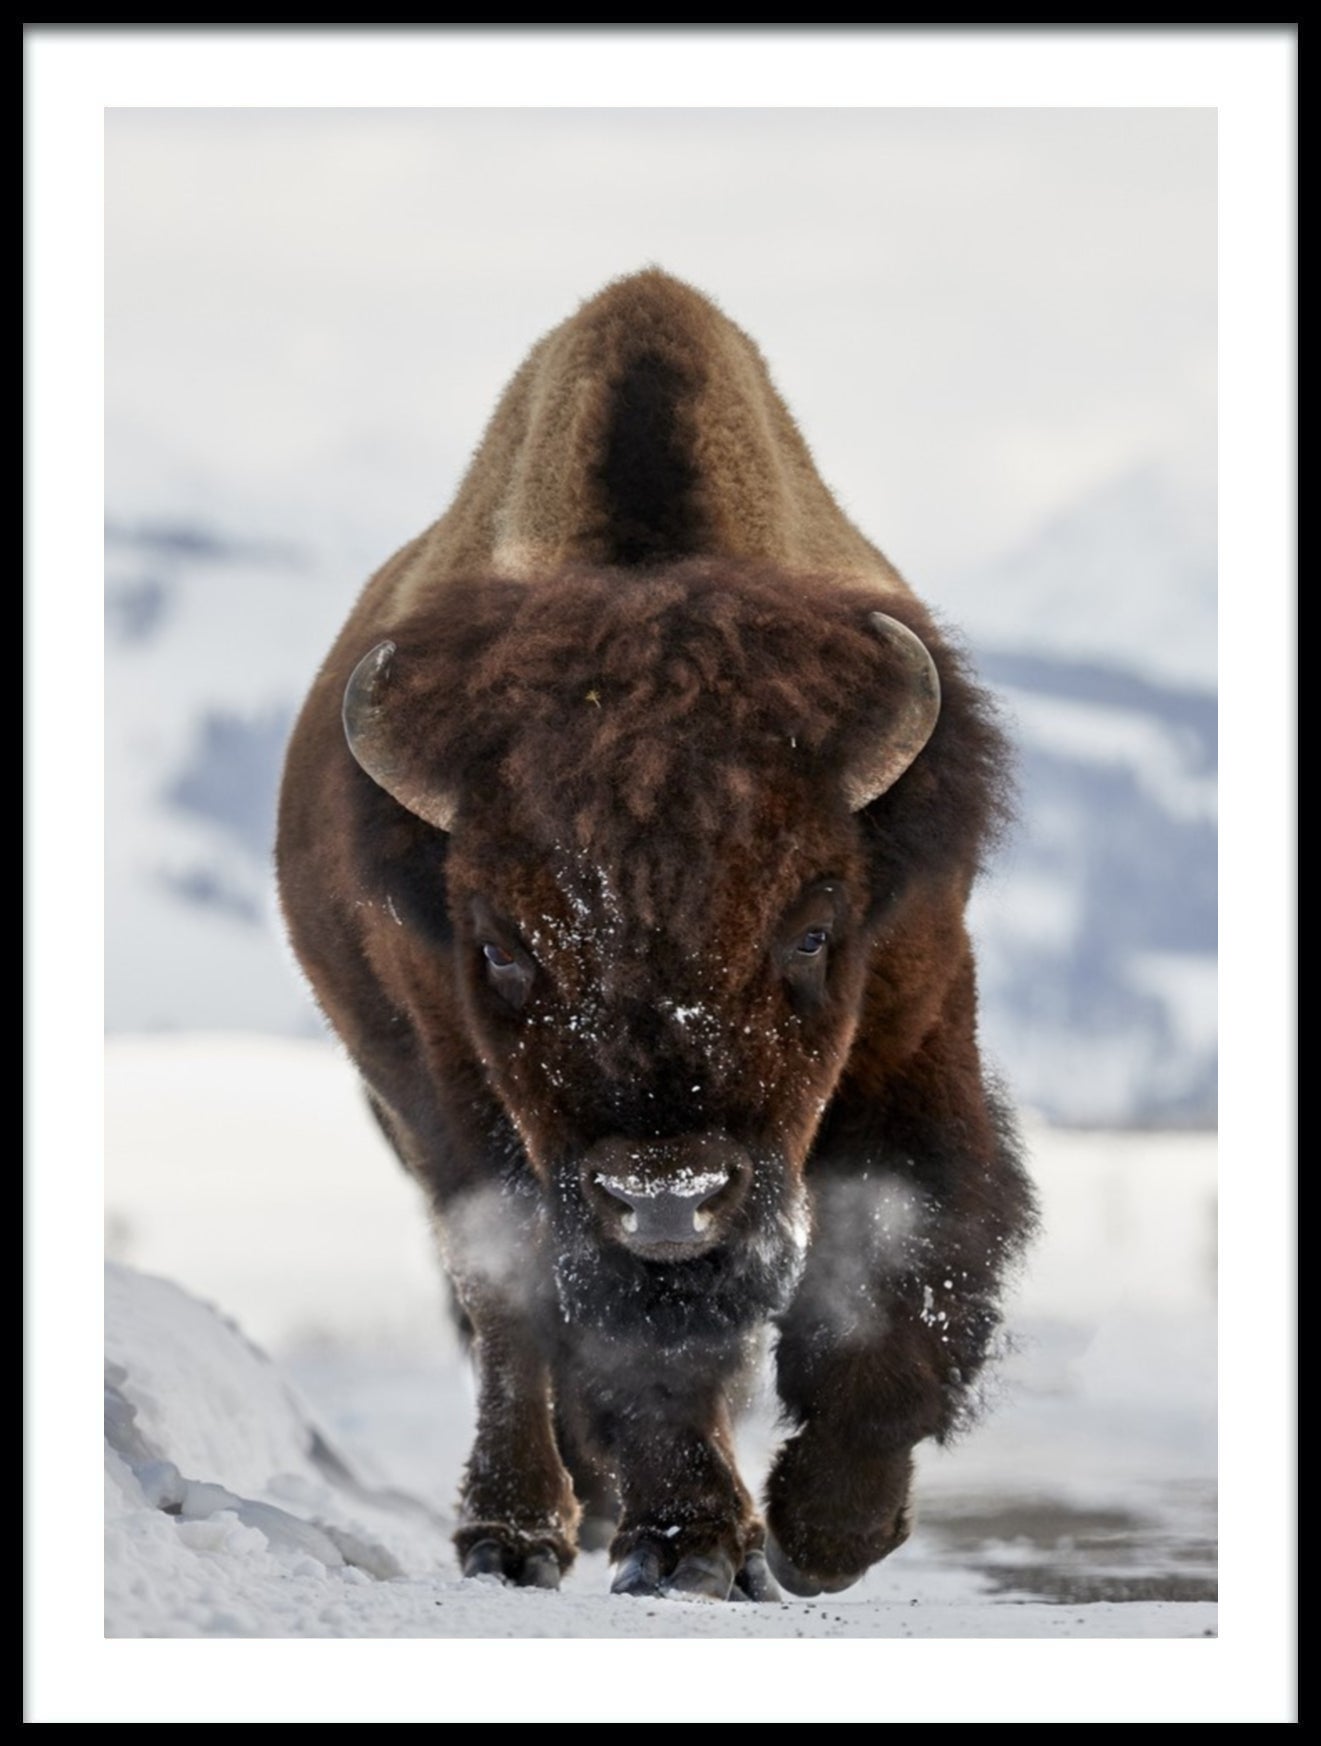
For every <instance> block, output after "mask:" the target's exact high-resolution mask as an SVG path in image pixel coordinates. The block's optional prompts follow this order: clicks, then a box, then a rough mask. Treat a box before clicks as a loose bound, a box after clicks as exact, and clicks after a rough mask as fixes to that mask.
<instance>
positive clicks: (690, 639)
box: [385, 559, 1001, 924]
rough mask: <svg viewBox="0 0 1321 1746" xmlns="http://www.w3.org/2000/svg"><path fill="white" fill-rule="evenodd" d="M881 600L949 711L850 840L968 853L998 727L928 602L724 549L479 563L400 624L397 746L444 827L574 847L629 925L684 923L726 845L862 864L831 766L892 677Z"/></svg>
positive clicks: (965, 858)
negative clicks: (437, 602)
mask: <svg viewBox="0 0 1321 1746" xmlns="http://www.w3.org/2000/svg"><path fill="white" fill-rule="evenodd" d="M878 607H882V608H884V609H885V610H886V611H888V612H891V613H892V614H893V615H894V616H896V617H899V618H901V619H902V620H903V621H904V622H905V623H907V624H908V625H909V626H910V627H911V628H912V629H914V630H915V631H916V632H917V634H918V635H919V636H921V637H922V639H923V641H924V642H926V644H927V646H928V647H929V648H930V649H931V652H932V655H933V657H934V658H935V660H936V662H937V665H938V667H939V668H940V671H941V680H942V687H943V692H944V706H943V708H942V713H941V718H940V721H939V722H938V724H937V728H936V731H935V734H934V735H933V737H932V740H931V742H930V743H929V744H928V746H927V748H926V750H925V751H924V752H923V753H922V754H921V755H920V756H919V758H918V760H917V762H916V764H915V765H914V766H913V768H912V769H911V770H910V771H909V772H908V773H907V774H906V775H905V776H904V777H902V778H901V779H900V781H899V783H898V784H897V785H896V787H895V788H894V789H893V790H891V792H890V793H889V794H888V795H885V796H883V797H882V798H881V800H880V801H878V802H877V803H875V805H874V807H873V808H872V809H870V811H871V814H872V815H873V816H872V818H871V819H870V820H869V823H868V825H867V826H865V827H863V831H862V840H864V841H866V842H867V844H868V853H869V855H870V857H871V859H872V860H876V858H877V856H878V855H879V858H880V860H881V861H883V862H886V861H888V862H890V863H895V862H896V860H897V861H902V862H905V863H923V862H924V863H925V864H926V865H927V866H928V867H929V868H930V870H931V871H932V872H934V873H936V874H937V875H938V874H940V873H941V872H943V871H944V870H945V869H946V868H947V867H948V866H949V865H950V864H951V863H956V864H959V865H962V866H963V867H965V868H967V867H968V866H969V865H970V864H975V862H976V860H977V855H978V850H979V848H980V845H981V841H982V839H983V837H984V836H985V834H986V832H987V830H988V829H989V827H990V826H991V825H992V823H993V821H994V817H995V814H996V811H997V803H996V798H995V796H996V784H995V781H994V780H991V781H990V782H989V783H988V776H989V777H992V778H993V777H994V775H995V773H996V770H997V767H998V765H999V763H1000V753H1001V745H1000V741H999V737H998V735H997V734H996V731H995V729H994V727H993V725H992V724H991V722H990V720H989V717H988V715H987V711H986V708H985V705H984V700H983V699H982V698H981V697H980V694H979V693H978V692H977V691H976V690H975V688H974V687H972V686H971V685H970V684H969V683H968V681H967V679H966V677H965V676H964V673H963V670H962V666H961V663H960V661H959V660H958V658H957V657H956V656H955V654H954V653H953V652H952V651H951V649H950V648H949V647H948V645H947V643H946V642H945V640H944V639H943V638H942V637H941V635H940V633H939V631H938V630H937V628H936V626H935V625H934V624H933V622H932V621H931V619H930V618H929V617H928V615H927V614H926V613H925V612H924V611H923V610H922V609H921V608H920V607H919V606H918V605H917V604H916V603H915V602H914V600H913V599H912V597H911V596H910V595H907V594H904V595H896V596H891V595H887V594H881V593H879V592H878V590H877V589H876V587H875V586H874V585H866V584H862V585H859V584H858V583H855V582H847V581H843V582H842V581H841V580H840V579H839V578H838V577H804V576H801V575H796V576H786V575H785V574H784V573H782V572H781V571H779V570H778V569H776V568H773V567H771V566H768V565H758V564H751V563H739V562H735V561H731V560H729V559H722V560H707V559H693V560H687V561H684V562H681V563H678V564H671V565H667V566H664V567H657V568H655V569H635V570H629V571H625V570H620V569H611V570H595V569H590V568H586V567H572V568H569V569H567V570H564V571H562V572H561V573H560V574H559V575H558V576H556V577H554V578H551V579H547V580H543V581H541V582H539V583H538V584H537V585H536V586H534V587H528V586H526V585H524V584H521V583H518V582H513V581H509V580H505V579H484V580H474V581H472V582H469V583H467V584H466V585H464V586H463V587H462V589H461V590H459V589H455V590H454V591H453V592H452V593H451V595H450V598H449V600H448V601H447V603H446V605H445V607H444V608H443V609H438V610H435V611H432V612H430V613H418V614H416V615H415V616H414V617H413V618H412V619H411V620H410V621H409V622H408V623H407V624H406V625H402V626H400V627H399V628H398V629H397V630H396V632H395V640H396V643H397V654H396V656H395V659H394V661H393V663H392V667H391V674H390V680H389V688H388V691H387V694H386V697H385V707H386V710H387V712H388V716H389V719H390V722H391V731H392V739H393V740H394V741H395V743H396V744H397V745H402V746H404V747H407V748H408V749H409V756H410V758H411V759H414V760H416V764H415V775H416V777H417V779H418V780H419V781H420V782H421V783H422V784H424V785H427V786H433V787H435V788H437V789H442V788H443V789H447V790H449V791H451V792H457V794H458V799H459V818H458V825H457V827H456V836H457V840H458V842H459V843H460V844H462V841H463V836H464V830H463V826H464V820H465V814H466V816H467V817H468V818H469V819H475V818H480V819H484V820H486V819H490V818H492V817H496V818H498V819H499V820H500V821H501V830H500V834H501V836H502V837H504V838H505V839H506V841H508V840H509V839H510V838H511V836H514V835H516V837H517V838H518V839H521V841H522V843H523V844H524V845H525V846H526V848H527V849H528V850H529V851H532V852H536V853H539V854H544V853H545V852H547V851H552V852H560V853H567V854H568V855H570V856H588V857H590V859H591V861H592V863H593V864H594V866H595V867H596V868H597V869H599V871H600V872H601V873H602V874H604V875H605V876H606V877H607V878H608V879H609V880H610V881H611V883H612V886H613V889H614V890H615V892H616V893H617V896H618V898H620V899H621V900H623V901H624V903H625V904H626V905H627V907H628V908H629V909H630V911H631V912H632V913H633V914H635V915H636V916H637V917H638V919H643V920H647V921H649V922H651V923H653V924H654V923H655V922H656V921H658V920H659V919H660V918H661V917H662V916H663V917H665V918H666V919H667V920H677V919H678V912H681V911H687V910H689V909H690V908H691V906H692V904H693V903H700V902H702V901H703V892H705V893H706V898H705V900H706V901H710V898H711V896H712V895H713V891H712V875H713V871H723V872H725V873H726V874H727V873H728V872H729V870H730V867H731V864H732V862H733V861H735V860H737V859H738V858H739V856H740V850H744V851H749V850H750V851H755V852H756V853H758V854H764V853H768V852H773V851H774V850H775V849H776V848H777V847H778V848H779V851H780V853H779V855H778V857H777V858H778V859H781V860H783V859H784V858H785V857H786V855H787V854H788V853H789V852H790V851H793V850H798V851H800V853H799V854H798V855H797V856H796V857H795V858H797V859H800V860H801V861H802V862H803V868H804V872H803V876H810V875H812V874H819V873H828V872H832V871H833V872H842V871H843V870H844V869H843V867H842V866H840V865H838V863H839V862H840V861H841V860H844V859H848V860H856V858H857V854H858V845H859V842H860V836H859V824H858V822H857V821H855V820H854V819H852V817H851V816H850V815H849V813H848V810H847V807H846V806H845V803H844V798H843V789H842V778H843V774H844V772H845V771H846V770H847V769H848V767H849V764H850V761H851V759H853V758H855V757H857V756H858V755H860V753H861V750H862V748H863V747H864V746H865V745H866V744H867V743H868V742H870V741H874V740H875V739H876V738H877V737H878V736H883V735H884V734H885V732H886V731H887V728H888V725H889V723H890V722H891V721H892V719H893V717H894V715H895V713H896V711H897V710H898V708H899V707H900V705H901V703H902V702H903V700H904V698H905V696H906V694H907V684H908V681H907V679H906V677H905V675H904V673H903V670H902V666H901V663H900V662H899V661H898V660H897V659H896V657H895V655H894V654H893V652H892V651H891V650H890V648H889V647H888V646H887V644H886V643H885V642H884V641H883V640H882V639H880V638H879V637H878V636H877V635H876V633H875V631H874V630H873V629H872V627H871V625H870V623H869V617H868V615H869V613H870V612H872V611H875V610H876V609H877V608H878ZM880 825H883V826H884V827H885V828H884V829H883V830H879V831H878V830H877V829H876V828H875V827H876V826H880ZM814 839H816V840H814ZM814 855H818V856H819V857H820V858H821V860H822V864H821V865H820V866H817V867H812V866H811V865H810V863H811V861H812V859H813V856H814ZM832 860H833V861H834V862H835V863H836V864H835V865H833V866H832V865H831V862H832ZM911 870H912V867H911V866H909V867H906V868H905V871H906V872H908V871H911ZM745 871H746V872H747V873H748V874H749V875H753V873H754V870H753V869H751V868H749V869H746V870H745ZM765 871H766V872H767V873H769V872H770V871H771V869H770V868H769V867H767V868H766V869H765ZM890 871H891V874H894V873H895V872H896V871H897V868H896V867H895V866H893V865H892V866H891V869H890Z"/></svg>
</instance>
